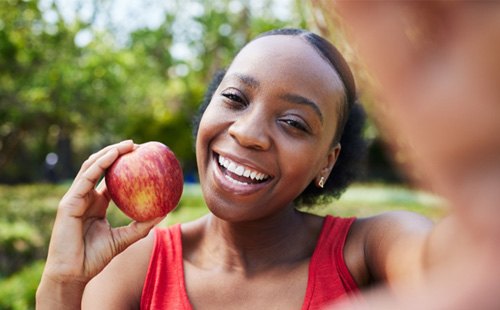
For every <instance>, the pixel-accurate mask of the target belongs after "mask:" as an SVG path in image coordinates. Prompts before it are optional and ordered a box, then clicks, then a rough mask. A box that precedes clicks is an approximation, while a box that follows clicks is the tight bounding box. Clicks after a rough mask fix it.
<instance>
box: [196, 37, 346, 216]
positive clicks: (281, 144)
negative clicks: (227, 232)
mask: <svg viewBox="0 0 500 310" xmlns="http://www.w3.org/2000/svg"><path fill="white" fill-rule="evenodd" d="M342 94H343V88H342V85H341V83H340V80H339V78H338V76H337V74H336V72H335V71H334V70H333V68H332V67H331V66H330V65H329V64H328V63H327V62H326V61H325V60H324V59H323V58H322V57H321V56H320V55H319V54H318V52H316V51H315V50H314V48H313V47H311V46H310V45H309V44H308V43H306V42H305V41H304V40H303V39H301V38H299V37H293V36H283V35H275V36H268V37H263V38H259V39H257V40H254V41H252V42H251V43H249V44H248V45H247V46H246V47H245V48H243V49H242V50H241V52H240V53H239V54H238V55H237V57H236V58H235V59H234V61H233V63H232V64H231V66H230V67H229V69H228V71H227V73H226V75H225V77H224V79H223V80H222V82H221V84H220V85H219V87H218V88H217V90H216V91H215V93H214V95H213V98H212V100H211V102H210V104H209V105H208V107H207V109H206V111H205V113H204V115H203V117H202V119H201V122H200V127H199V131H198V136H197V141H196V154H197V163H198V170H199V175H200V180H201V184H202V189H203V192H204V196H205V200H206V202H207V205H208V206H209V208H210V210H211V211H212V212H213V213H214V214H215V215H217V216H218V217H220V218H224V219H227V220H233V221H248V220H254V219H258V218H260V217H263V216H269V215H272V214H274V213H276V212H279V211H280V210H283V209H285V208H283V207H284V206H290V205H291V202H292V201H293V200H294V199H295V198H296V197H297V196H298V195H299V194H300V193H301V192H302V191H303V190H304V189H305V188H306V187H307V186H308V184H309V183H310V182H311V181H313V180H315V178H318V175H320V173H326V174H325V176H328V173H329V171H330V169H331V168H332V167H333V164H334V163H335V160H336V158H337V155H338V152H339V147H338V146H336V147H332V141H333V138H334V134H335V131H336V127H337V121H338V111H339V110H340V104H341V98H342ZM332 177H334V176H332Z"/></svg>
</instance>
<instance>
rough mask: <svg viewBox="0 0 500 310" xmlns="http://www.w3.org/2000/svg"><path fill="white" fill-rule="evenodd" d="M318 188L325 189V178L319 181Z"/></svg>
mask: <svg viewBox="0 0 500 310" xmlns="http://www.w3.org/2000/svg"><path fill="white" fill-rule="evenodd" d="M318 186H319V187H320V188H323V187H324V186H325V177H321V179H319V182H318Z"/></svg>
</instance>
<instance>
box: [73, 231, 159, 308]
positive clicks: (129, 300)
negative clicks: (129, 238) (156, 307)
mask: <svg viewBox="0 0 500 310" xmlns="http://www.w3.org/2000/svg"><path fill="white" fill-rule="evenodd" d="M153 244H154V229H153V230H152V231H151V232H150V233H149V234H148V235H147V236H146V237H144V238H143V239H141V240H139V241H137V242H136V243H134V244H132V245H131V246H129V247H128V248H127V249H126V250H125V251H123V252H122V253H120V254H119V255H117V256H116V257H115V258H113V260H112V261H111V262H110V263H109V265H108V266H106V268H105V269H104V270H103V271H102V272H101V273H100V274H98V275H97V276H96V277H95V278H94V279H92V280H91V281H90V282H89V283H88V284H87V286H86V288H85V293H84V295H83V300H82V308H83V309H139V305H140V300H141V295H142V288H143V284H144V280H145V278H146V273H147V269H148V266H149V261H150V258H151V252H152V249H153Z"/></svg>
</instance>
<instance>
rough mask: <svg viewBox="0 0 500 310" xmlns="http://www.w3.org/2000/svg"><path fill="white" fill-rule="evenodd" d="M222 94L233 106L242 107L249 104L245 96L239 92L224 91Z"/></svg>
mask: <svg viewBox="0 0 500 310" xmlns="http://www.w3.org/2000/svg"><path fill="white" fill-rule="evenodd" d="M222 96H223V97H224V98H226V99H228V100H226V102H227V104H228V105H229V106H230V107H232V108H242V107H245V106H246V105H247V104H246V100H245V98H244V97H243V96H241V95H239V94H237V93H234V92H224V93H222Z"/></svg>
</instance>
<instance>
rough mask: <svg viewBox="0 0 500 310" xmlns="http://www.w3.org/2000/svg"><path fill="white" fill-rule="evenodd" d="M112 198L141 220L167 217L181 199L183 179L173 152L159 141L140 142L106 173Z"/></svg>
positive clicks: (132, 216)
mask: <svg viewBox="0 0 500 310" xmlns="http://www.w3.org/2000/svg"><path fill="white" fill-rule="evenodd" d="M105 180H106V187H107V189H108V192H109V195H110V196H111V199H113V201H114V202H115V204H116V205H117V206H118V208H120V209H121V210H122V211H123V212H124V213H125V214H126V215H128V216H129V217H130V218H132V219H134V220H136V221H139V222H142V221H147V220H151V219H154V218H157V217H161V216H165V215H167V213H169V212H170V211H172V210H173V209H174V208H175V207H176V206H177V203H178V202H179V199H180V198H181V194H182V189H183V184H184V179H183V176H182V169H181V166H180V164H179V161H178V160H177V158H176V157H175V155H174V153H173V152H172V151H171V150H170V149H169V148H168V147H167V146H166V145H164V144H162V143H160V142H154V141H153V142H146V143H143V144H140V145H139V146H138V147H137V148H136V149H135V150H134V151H132V152H130V153H127V154H124V155H122V156H120V157H119V158H118V159H117V160H116V161H115V162H114V163H113V165H112V166H111V167H109V168H108V169H107V170H106V173H105Z"/></svg>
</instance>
